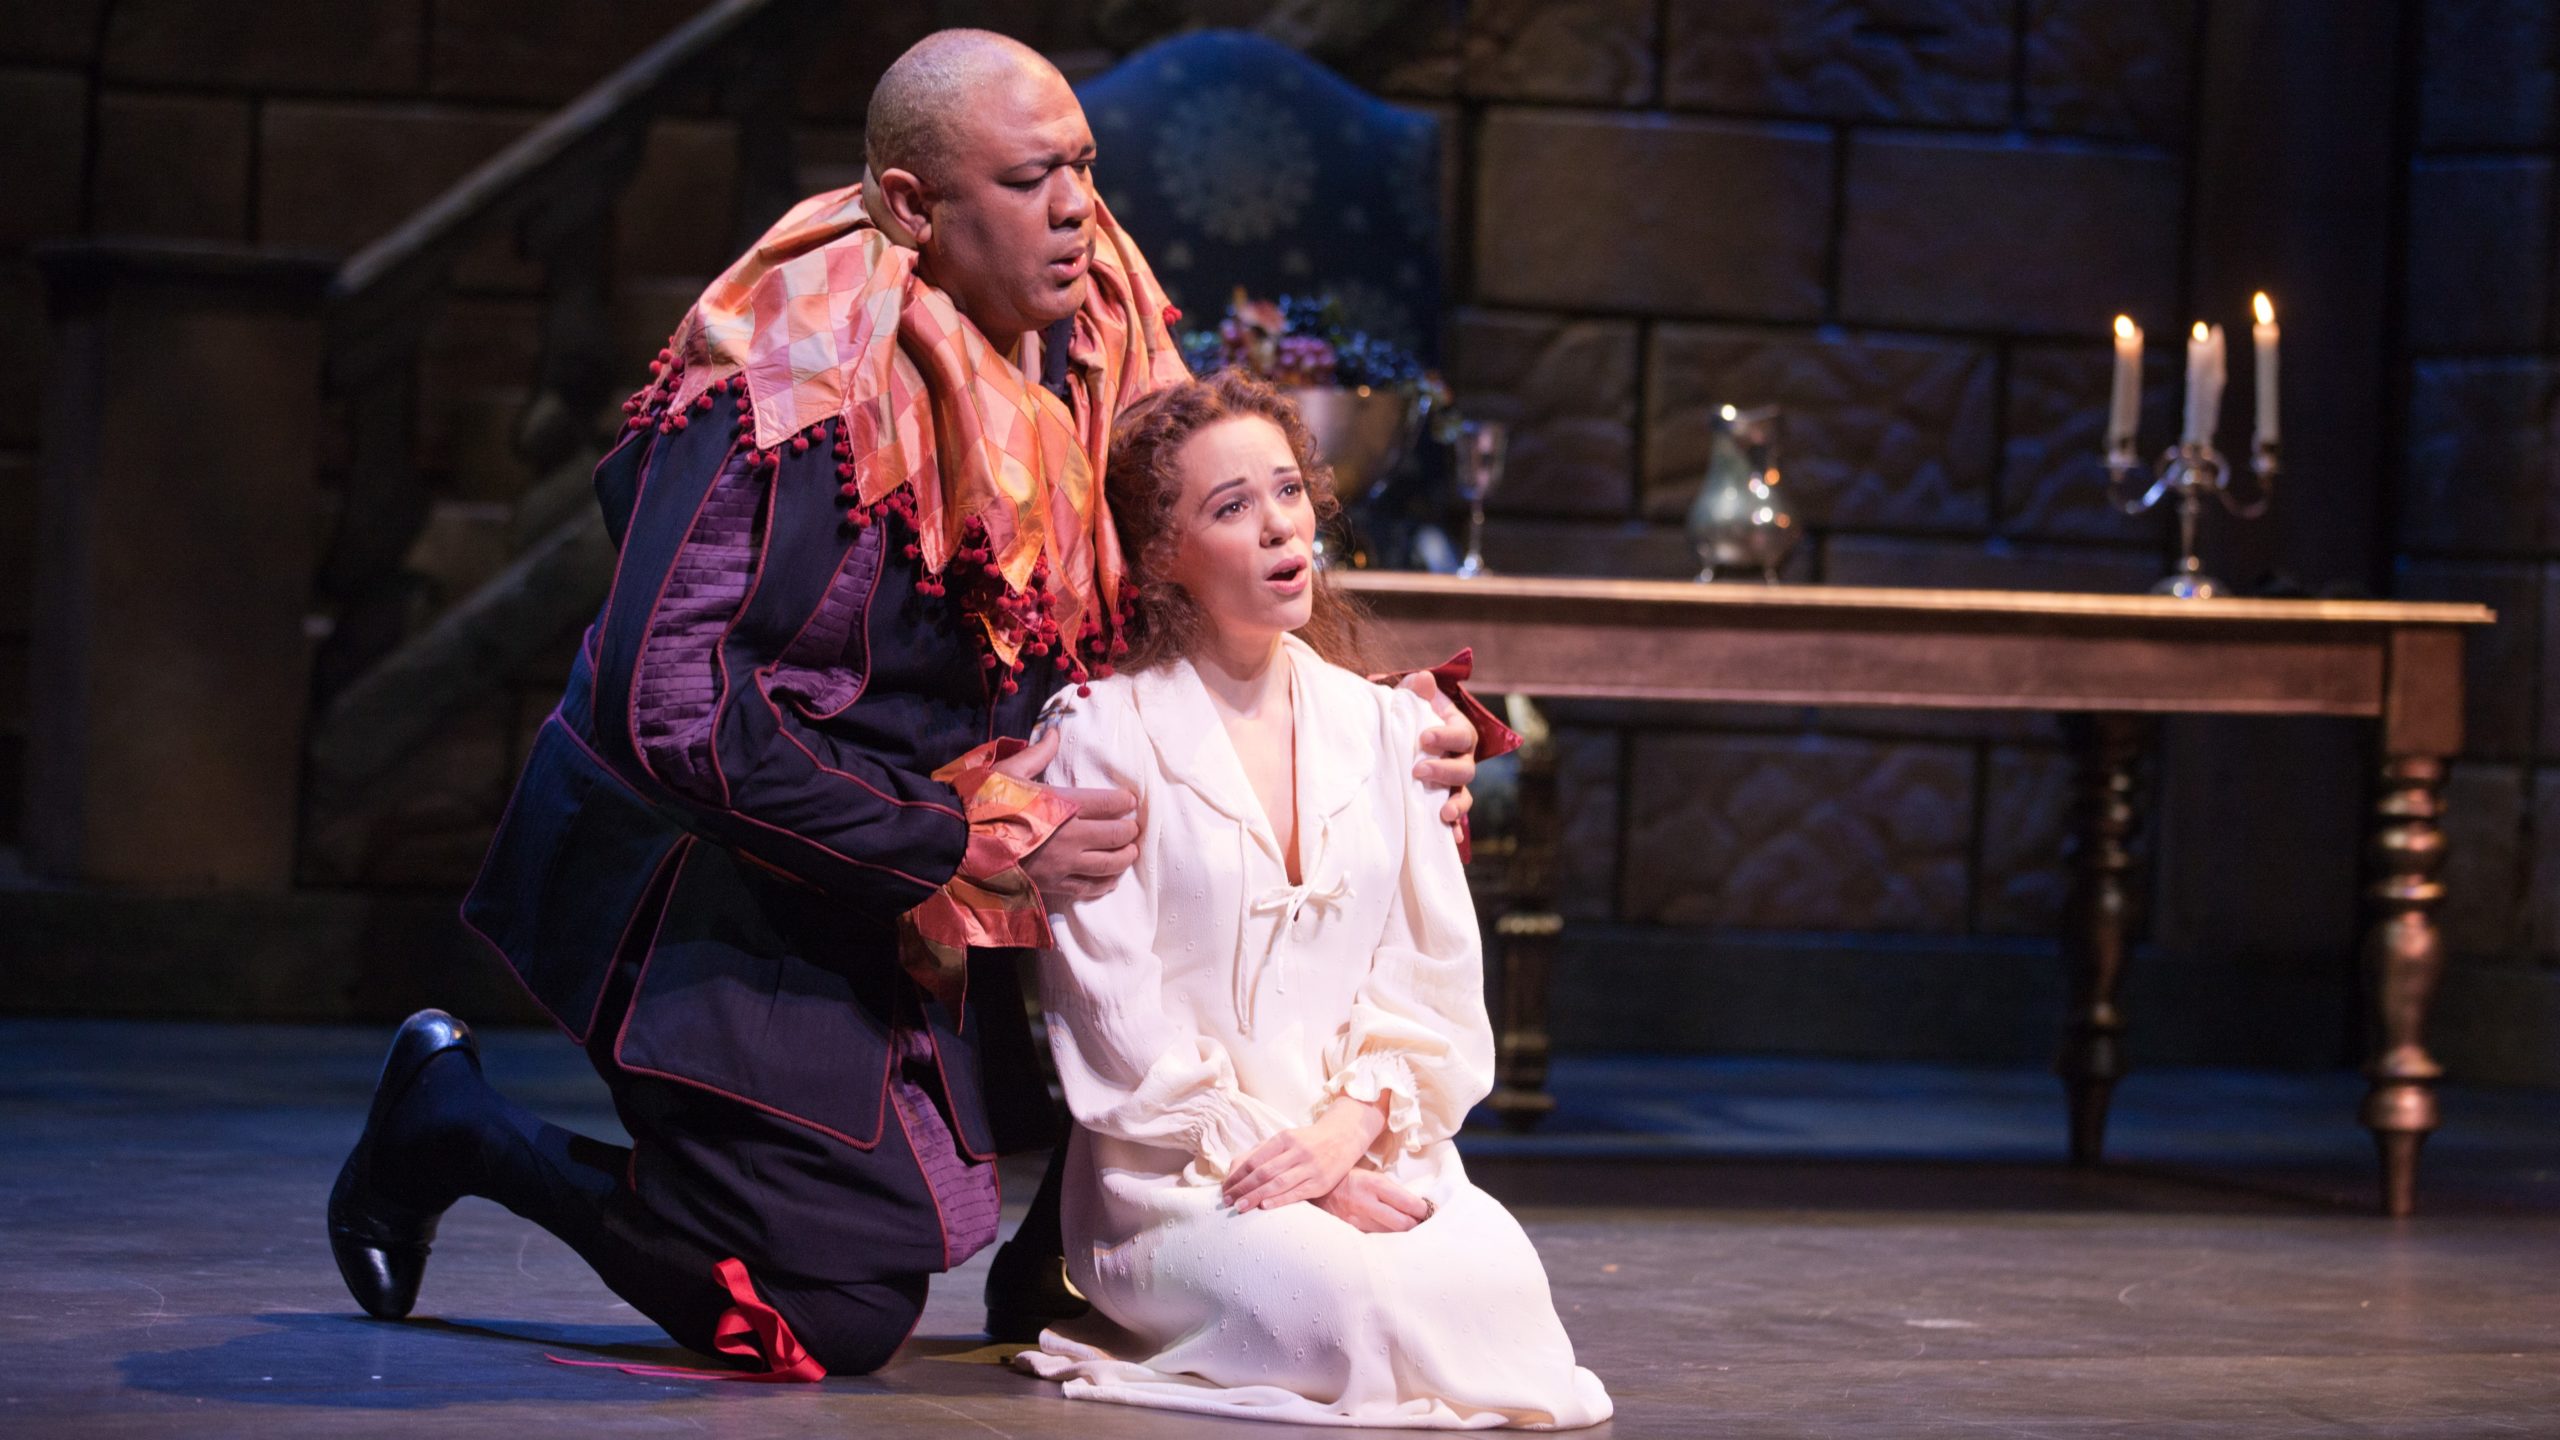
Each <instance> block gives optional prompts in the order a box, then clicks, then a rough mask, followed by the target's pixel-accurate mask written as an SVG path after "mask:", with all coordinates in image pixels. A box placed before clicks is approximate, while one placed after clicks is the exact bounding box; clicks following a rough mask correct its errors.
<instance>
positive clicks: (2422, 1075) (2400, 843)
mask: <svg viewBox="0 0 2560 1440" xmlns="http://www.w3.org/2000/svg"><path fill="white" fill-rule="evenodd" d="M2444 776H2445V762H2444V761H2443V760H2442V759H2440V758H2437V757H2434V756H2402V757H2397V758H2394V759H2390V760H2386V761H2384V762H2383V766H2382V787H2381V794H2380V796H2379V797H2378V798H2377V799H2376V801H2375V803H2374V816H2373V818H2374V827H2373V836H2372V839H2371V841H2370V842H2369V844H2368V846H2367V853H2368V856H2369V858H2370V860H2371V862H2372V874H2373V878H2372V882H2371V883H2370V884H2369V885H2368V886H2367V888H2366V890H2365V895H2366V898H2367V899H2369V900H2371V901H2372V903H2373V920H2372V924H2371V927H2370V928H2369V929H2368V930H2367V931H2366V932H2365V940H2364V972H2365V981H2366V984H2367V985H2368V986H2369V987H2370V993H2371V996H2372V1004H2373V1037H2374V1039H2373V1058H2372V1060H2371V1061H2370V1062H2369V1063H2368V1064H2367V1065H2366V1066H2365V1075H2366V1077H2367V1078H2368V1079H2370V1080H2371V1081H2372V1082H2373V1088H2372V1089H2371V1090H2369V1091H2368V1092H2366V1095H2365V1100H2364V1123H2365V1128H2367V1129H2369V1130H2371V1131H2372V1132H2373V1139H2374V1144H2375V1145H2376V1147H2378V1148H2379V1149H2380V1150H2381V1152H2382V1209H2383V1213H2384V1214H2386V1215H2406V1214H2408V1213H2410V1211H2411V1210H2413V1209H2415V1208H2416V1205H2417V1197H2418V1147H2420V1146H2421V1145H2423V1144H2425V1143H2426V1139H2427V1135H2428V1134H2429V1132H2431V1131H2433V1130H2434V1129H2435V1128H2436V1090H2435V1084H2436V1078H2437V1077H2438V1076H2440V1075H2442V1074H2443V1073H2444V1069H2443V1067H2442V1066H2439V1065H2438V1064H2436V1061H2435V1057H2434V1056H2432V1055H2429V1054H2428V1053H2427V1044H2426V1027H2427V1009H2428V1006H2429V1005H2430V1004H2432V1003H2433V1002H2434V1000H2435V993H2436V981H2437V979H2438V977H2440V976H2441V975H2442V974H2443V973H2444V937H2443V936H2442V935H2441V934H2439V933H2438V932H2437V930H2436V920H2435V911H2436V906H2437V905H2438V904H2439V903H2440V902H2441V901H2442V900H2443V899H2444V882H2443V881H2442V880H2440V879H2438V878H2437V871H2438V870H2439V869H2440V868H2441V867H2442V865H2443V864H2444V823H2443V822H2444Z"/></svg>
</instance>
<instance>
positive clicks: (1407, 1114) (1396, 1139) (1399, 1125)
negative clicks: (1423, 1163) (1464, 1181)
mask: <svg viewBox="0 0 2560 1440" xmlns="http://www.w3.org/2000/svg"><path fill="white" fill-rule="evenodd" d="M1381 1099H1383V1100H1385V1101H1386V1102H1387V1123H1386V1128H1384V1129H1382V1130H1380V1131H1379V1132H1378V1138H1377V1139H1375V1140H1373V1141H1371V1142H1369V1153H1368V1156H1367V1159H1368V1161H1369V1163H1370V1164H1372V1165H1375V1166H1377V1167H1378V1168H1379V1169H1382V1170H1383V1169H1385V1168H1386V1167H1387V1166H1388V1165H1390V1164H1392V1163H1394V1161H1395V1160H1396V1157H1398V1156H1400V1155H1403V1154H1405V1153H1406V1152H1408V1151H1413V1150H1419V1149H1421V1148H1422V1140H1421V1132H1422V1098H1421V1087H1420V1086H1418V1085H1417V1084H1415V1082H1414V1078H1413V1063H1412V1062H1411V1061H1409V1060H1407V1059H1406V1058H1405V1057H1404V1056H1402V1055H1400V1054H1397V1053H1396V1052H1395V1051H1392V1050H1371V1051H1368V1052H1367V1053H1365V1054H1362V1055H1358V1056H1355V1057H1354V1058H1353V1059H1352V1061H1351V1063H1350V1064H1348V1065H1345V1066H1344V1067H1342V1069H1341V1070H1340V1071H1339V1072H1337V1073H1336V1074H1335V1075H1334V1076H1333V1078H1332V1079H1330V1080H1327V1081H1325V1082H1324V1098H1323V1099H1322V1100H1319V1101H1317V1102H1316V1113H1317V1114H1319V1115H1321V1114H1323V1113H1324V1112H1325V1111H1327V1110H1329V1109H1332V1108H1333V1105H1334V1103H1335V1102H1336V1101H1342V1100H1347V1101H1350V1102H1351V1103H1353V1104H1356V1105H1375V1104H1377V1103H1378V1101H1380V1100H1381Z"/></svg>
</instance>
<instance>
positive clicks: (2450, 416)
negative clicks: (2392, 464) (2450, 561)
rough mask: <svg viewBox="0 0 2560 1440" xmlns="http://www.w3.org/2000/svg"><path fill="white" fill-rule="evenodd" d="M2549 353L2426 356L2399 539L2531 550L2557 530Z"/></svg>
mask: <svg viewBox="0 0 2560 1440" xmlns="http://www.w3.org/2000/svg"><path fill="white" fill-rule="evenodd" d="M2554 373H2555V372H2554V369H2553V367H2552V365H2551V364H2550V362H2548V361H2542V360H2431V361H2421V362H2420V363H2419V364H2418V365H2417V366H2416V367H2415V371H2414V373H2413V375H2412V377H2411V381H2410V392H2409V429H2408V439H2407V442H2406V443H2407V444H2408V447H2409V449H2408V456H2407V460H2406V463H2405V465H2404V467H2403V476H2404V478H2403V480H2402V484H2401V487H2400V526H2399V540H2400V543H2401V544H2402V545H2403V546H2404V547H2406V548H2409V549H2413V550H2426V549H2432V548H2442V549H2450V550H2470V551H2494V552H2498V553H2501V554H2515V553H2519V552H2525V551H2531V550H2534V549H2537V548H2539V547H2540V546H2542V545H2543V544H2545V543H2547V542H2548V540H2549V537H2550V536H2552V535H2554V534H2560V529H2555V528H2554V527H2553V525H2552V522H2551V518H2550V511H2551V510H2552V508H2553V507H2554V506H2555V505H2560V486H2555V485H2554V484H2553V483H2552V480H2553V475H2552V463H2553V455H2554V451H2553V447H2552V443H2551V429H2552V425H2553V414H2552V401H2553V394H2554V388H2553V377H2554Z"/></svg>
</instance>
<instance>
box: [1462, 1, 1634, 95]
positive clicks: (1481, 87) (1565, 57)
mask: <svg viewBox="0 0 2560 1440" xmlns="http://www.w3.org/2000/svg"><path fill="white" fill-rule="evenodd" d="M1426 8H1433V9H1437V8H1440V7H1437V6H1433V7H1426ZM1654 11H1655V4H1654V0H1561V3H1557V0H1475V3H1473V4H1471V5H1469V6H1468V7H1467V36H1466V82H1465V83H1466V90H1467V94H1468V95H1469V96H1471V97H1474V98H1478V99H1487V100H1563V101H1576V100H1579V101H1587V102H1591V103H1594V104H1601V105H1642V104H1646V103H1648V102H1649V101H1651V100H1652V99H1653V92H1654V50H1655V46H1654Z"/></svg>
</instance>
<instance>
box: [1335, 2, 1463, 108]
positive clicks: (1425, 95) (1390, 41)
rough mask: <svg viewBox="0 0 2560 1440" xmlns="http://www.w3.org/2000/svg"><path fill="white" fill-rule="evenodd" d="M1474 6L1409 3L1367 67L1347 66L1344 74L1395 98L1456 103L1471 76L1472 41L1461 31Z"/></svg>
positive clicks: (1369, 50)
mask: <svg viewBox="0 0 2560 1440" xmlns="http://www.w3.org/2000/svg"><path fill="white" fill-rule="evenodd" d="M1468 8H1469V7H1467V6H1457V5H1407V6H1405V7H1404V11H1403V13H1402V14H1401V15H1399V16H1398V17H1397V18H1396V19H1395V21H1394V22H1393V23H1392V24H1391V25H1390V26H1389V27H1388V29H1387V30H1386V32H1385V33H1383V34H1382V35H1381V36H1380V37H1379V41H1380V43H1378V44H1375V45H1372V46H1369V47H1367V50H1366V56H1367V58H1366V63H1353V64H1346V65H1344V66H1343V67H1341V69H1342V73H1343V74H1344V76H1345V77H1347V78H1348V79H1349V80H1350V81H1351V82H1352V83H1353V84H1355V85H1357V86H1359V87H1360V88H1361V89H1363V90H1366V91H1368V92H1370V93H1371V94H1373V95H1384V96H1386V97H1387V98H1389V99H1391V100H1444V101H1445V100H1455V99H1456V98H1457V97H1458V93H1459V91H1460V90H1461V89H1462V88H1464V85H1465V82H1466V73H1467V37H1466V35H1465V33H1464V30H1463V28H1462V24H1463V22H1464V20H1465V19H1466V13H1465V12H1466V11H1467V9H1468Z"/></svg>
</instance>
